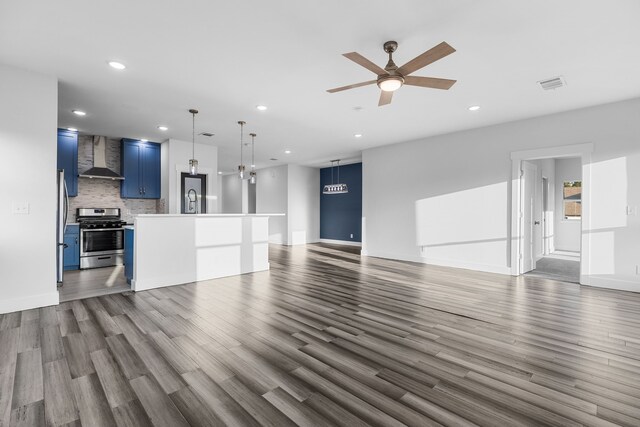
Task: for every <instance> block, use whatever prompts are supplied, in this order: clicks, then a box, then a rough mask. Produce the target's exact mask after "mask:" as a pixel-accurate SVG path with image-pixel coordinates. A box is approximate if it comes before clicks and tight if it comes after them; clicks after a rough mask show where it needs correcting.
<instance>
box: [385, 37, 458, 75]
mask: <svg viewBox="0 0 640 427" xmlns="http://www.w3.org/2000/svg"><path fill="white" fill-rule="evenodd" d="M455 51H456V50H455V49H454V48H452V47H451V46H449V44H447V42H442V43H440V44H439V45H437V46H434V47H432V48H431V49H429V50H428V51H426V52H425V53H423V54H421V55H418V56H416V57H415V58H413V59H412V60H411V61H409V62H407V63H406V64H404V65H403V66H402V67H400V68H398V72H399V73H400V74H402V75H403V76H407V75H408V74H411V73H413V72H414V71H417V70H419V69H420V68H422V67H426V66H427V65H429V64H431V63H433V62H436V61H437V60H438V59H442V58H444V57H445V56H447V55H451V54H452V53H453V52H455Z"/></svg>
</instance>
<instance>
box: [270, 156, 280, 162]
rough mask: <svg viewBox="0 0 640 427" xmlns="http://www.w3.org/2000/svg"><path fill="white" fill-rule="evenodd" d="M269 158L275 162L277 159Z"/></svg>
mask: <svg viewBox="0 0 640 427" xmlns="http://www.w3.org/2000/svg"><path fill="white" fill-rule="evenodd" d="M269 160H271V161H273V162H277V161H278V159H274V158H273V157H272V158H270V159H269Z"/></svg>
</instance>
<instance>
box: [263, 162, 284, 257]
mask: <svg viewBox="0 0 640 427" xmlns="http://www.w3.org/2000/svg"><path fill="white" fill-rule="evenodd" d="M257 173H258V175H257V181H256V213H259V214H260V213H284V214H285V216H284V217H271V218H269V242H270V243H279V244H285V245H286V244H287V239H288V231H287V230H288V228H287V222H288V213H289V212H288V180H287V177H288V167H287V165H283V166H274V167H271V168H265V169H260V170H258V171H257Z"/></svg>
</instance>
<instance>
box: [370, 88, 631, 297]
mask: <svg viewBox="0 0 640 427" xmlns="http://www.w3.org/2000/svg"><path fill="white" fill-rule="evenodd" d="M639 113H640V99H633V100H629V101H625V102H619V103H613V104H607V105H601V106H596V107H592V108H585V109H581V110H575V111H569V112H565V113H559V114H554V115H549V116H544V117H538V118H533V119H528V120H522V121H518V122H512V123H506V124H501V125H496V126H490V127H485V128H480V129H474V130H470V131H464V132H457V133H453V134H448V135H441V136H435V137H430V138H426V139H421V140H417V141H412V142H407V143H402V144H396V145H389V146H383V147H378V148H373V149H370V150H365V151H364V152H363V156H362V157H363V217H364V219H365V220H364V224H365V226H364V230H363V233H364V234H365V238H364V242H363V253H364V254H365V255H372V256H381V257H387V258H395V259H405V260H413V261H426V262H431V263H434V264H440V265H452V266H458V267H465V268H473V269H477V270H483V271H493V272H502V273H505V274H509V273H510V271H511V270H510V263H511V260H510V253H511V234H510V233H511V230H510V226H511V179H512V177H511V161H510V153H511V152H513V151H519V150H530V149H539V148H543V147H556V146H563V145H571V144H581V143H585V142H592V143H593V144H594V152H593V154H592V156H591V163H590V170H591V190H590V197H591V199H590V200H591V212H590V216H589V221H588V222H587V221H583V229H582V233H583V236H585V237H584V239H586V240H587V242H588V245H589V247H590V251H589V257H588V259H587V260H584V259H583V263H582V275H583V279H584V281H583V283H585V282H586V283H587V284H592V285H595V286H606V287H615V288H618V289H630V290H636V291H640V276H638V275H637V274H636V266H638V265H640V255H639V254H640V216H638V207H639V205H640V187H639V186H638V185H636V183H637V182H640V121H639V120H637V117H638V114H639ZM585 167H586V166H585V165H583V169H584V168H585ZM390 177H394V179H390ZM398 177H401V178H398ZM556 181H558V177H556ZM627 206H629V212H632V213H633V212H635V214H633V215H627ZM464 208H467V209H468V210H467V211H465V210H464ZM421 247H423V248H424V249H423V250H421Z"/></svg>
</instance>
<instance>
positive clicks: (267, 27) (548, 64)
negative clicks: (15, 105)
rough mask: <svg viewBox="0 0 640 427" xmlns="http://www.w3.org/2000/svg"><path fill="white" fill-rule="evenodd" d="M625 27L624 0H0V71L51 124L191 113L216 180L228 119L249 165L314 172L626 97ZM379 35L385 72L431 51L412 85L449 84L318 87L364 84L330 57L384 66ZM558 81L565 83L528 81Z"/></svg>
mask: <svg viewBox="0 0 640 427" xmlns="http://www.w3.org/2000/svg"><path fill="white" fill-rule="evenodd" d="M638 17H640V2H638V1H637V0H607V1H602V0H562V1H558V0H534V1H513V0H483V1H478V0H457V1H451V0H439V1H434V0H428V1H427V0H404V1H403V0H398V1H388V0H386V1H379V0H375V1H373V0H350V1H344V0H342V1H338V0H325V1H311V0H307V1H295V0H288V1H286V0H270V1H265V0H247V1H225V2H222V1H211V0H192V1H186V2H178V1H169V0H161V1H160V0H136V1H124V0H119V1H108V2H107V1H101V2H97V1H86V0H56V1H50V0H40V1H9V0H0V62H2V63H5V64H8V65H14V66H18V67H22V68H28V69H32V70H36V71H39V72H43V73H47V74H52V75H55V76H57V77H58V78H59V81H60V99H59V125H60V126H61V127H68V126H73V127H77V128H79V129H80V130H81V131H82V132H86V133H90V134H100V135H106V136H112V137H131V138H147V139H149V140H154V141H162V140H164V139H167V138H169V137H171V138H179V139H183V140H187V141H190V140H191V115H190V114H189V113H188V111H187V110H188V109H189V108H198V109H199V110H200V114H199V115H198V116H197V118H196V128H197V129H196V131H197V132H201V131H210V132H213V133H215V134H216V135H215V137H213V138H211V139H207V138H204V137H198V141H199V142H207V143H213V144H215V145H217V146H219V147H220V161H219V163H220V169H221V170H225V171H227V170H233V169H234V168H235V166H236V165H237V164H238V156H239V154H238V146H239V126H238V125H237V123H236V122H237V121H238V120H245V121H246V122H247V127H246V132H245V136H246V134H248V133H249V132H256V133H257V134H258V136H257V138H256V157H257V162H256V163H257V164H258V166H259V167H261V166H266V165H270V164H274V163H282V162H288V163H301V164H311V165H328V160H330V159H334V158H353V157H357V156H358V155H359V153H360V151H361V150H362V149H365V148H368V147H374V146H379V145H385V144H391V143H397V142H402V141H407V140H412V139H416V138H420V137H425V136H430V135H435V134H442V133H447V132H452V131H456V130H462V129H470V128H475V127H480V126H486V125H490V124H495V123H501V122H507V121H512V120H517V119H521V118H526V117H532V116H538V115H544V114H550V113H555V112H559V111H564V110H570V109H575V108H580V107H585V106H589V105H595V104H601V103H606V102H611V101H616V100H622V99H628V98H633V97H638V96H640V55H639V54H638V52H640V49H639V48H640V25H638V23H637V21H638ZM387 40H396V41H397V42H398V43H399V48H398V51H397V52H396V54H395V55H394V59H395V60H396V62H397V63H398V65H402V64H404V63H405V62H407V61H408V60H410V59H412V58H413V57H415V56H416V55H418V54H420V53H422V52H423V51H425V50H427V49H429V48H431V47H432V46H434V45H436V44H438V43H440V42H441V41H447V42H448V43H449V44H450V45H452V46H453V47H454V48H455V49H457V52H455V53H454V54H452V55H450V56H448V57H446V58H444V59H442V60H440V61H438V62H436V63H434V64H432V65H429V66H427V67H426V68H424V69H422V70H420V71H417V72H415V73H414V75H422V76H431V77H443V78H451V79H457V80H458V83H457V84H456V85H454V86H453V88H452V89H451V90H449V91H439V90H433V89H424V88H418V87H403V88H401V89H400V90H398V92H396V93H395V95H394V99H393V103H392V104H391V105H388V106H385V107H378V106H377V102H378V97H379V90H378V89H377V87H376V86H368V87H362V88H358V89H353V90H350V91H347V92H341V93H336V94H329V93H327V92H325V90H326V89H330V88H333V87H337V86H343V85H347V84H352V83H357V82H360V81H365V80H371V79H374V78H375V76H374V75H373V73H371V72H369V71H367V70H366V69H364V68H362V67H360V66H358V65H357V64H355V63H353V62H351V61H349V60H347V59H346V58H344V57H343V56H342V55H341V54H342V53H345V52H351V51H357V52H359V53H361V54H362V55H364V56H366V57H367V58H369V59H371V60H372V61H373V62H375V63H377V64H379V65H380V66H384V65H385V63H386V54H385V53H384V52H383V50H382V44H383V43H384V42H385V41H387ZM107 60H118V61H121V62H123V63H125V64H126V65H127V69H126V70H124V71H120V72H118V71H116V70H113V69H112V68H110V67H108V66H107V64H106V61H107ZM558 75H562V76H564V78H565V79H566V81H567V82H568V86H567V87H565V88H562V89H559V90H556V91H550V92H543V91H542V90H541V89H540V88H539V87H538V86H537V84H536V82H537V81H538V80H541V79H545V78H549V77H555V76H558ZM258 104H264V105H267V106H268V107H269V109H268V110H267V111H265V112H259V111H257V110H256V109H255V106H256V105H258ZM475 104H478V105H480V106H481V107H482V108H481V110H479V111H477V112H473V113H472V112H469V111H468V110H467V107H468V106H470V105H475ZM354 107H362V109H361V110H359V111H356V110H355V109H354ZM74 108H77V109H82V110H85V111H87V113H88V114H87V116H86V117H84V118H78V117H76V116H74V115H73V114H72V113H71V110H72V109H74ZM160 124H163V125H167V126H168V127H169V131H168V132H161V131H159V130H158V129H157V126H158V125H160ZM355 133H362V134H363V137H362V138H359V139H355V138H354V137H353V135H354V134H355ZM246 141H249V138H248V136H247V138H246ZM285 149H290V150H291V151H292V153H291V154H290V155H286V154H284V150H285ZM196 157H198V156H197V152H196ZM272 157H274V158H278V159H279V162H271V161H270V160H269V159H270V158H272Z"/></svg>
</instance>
